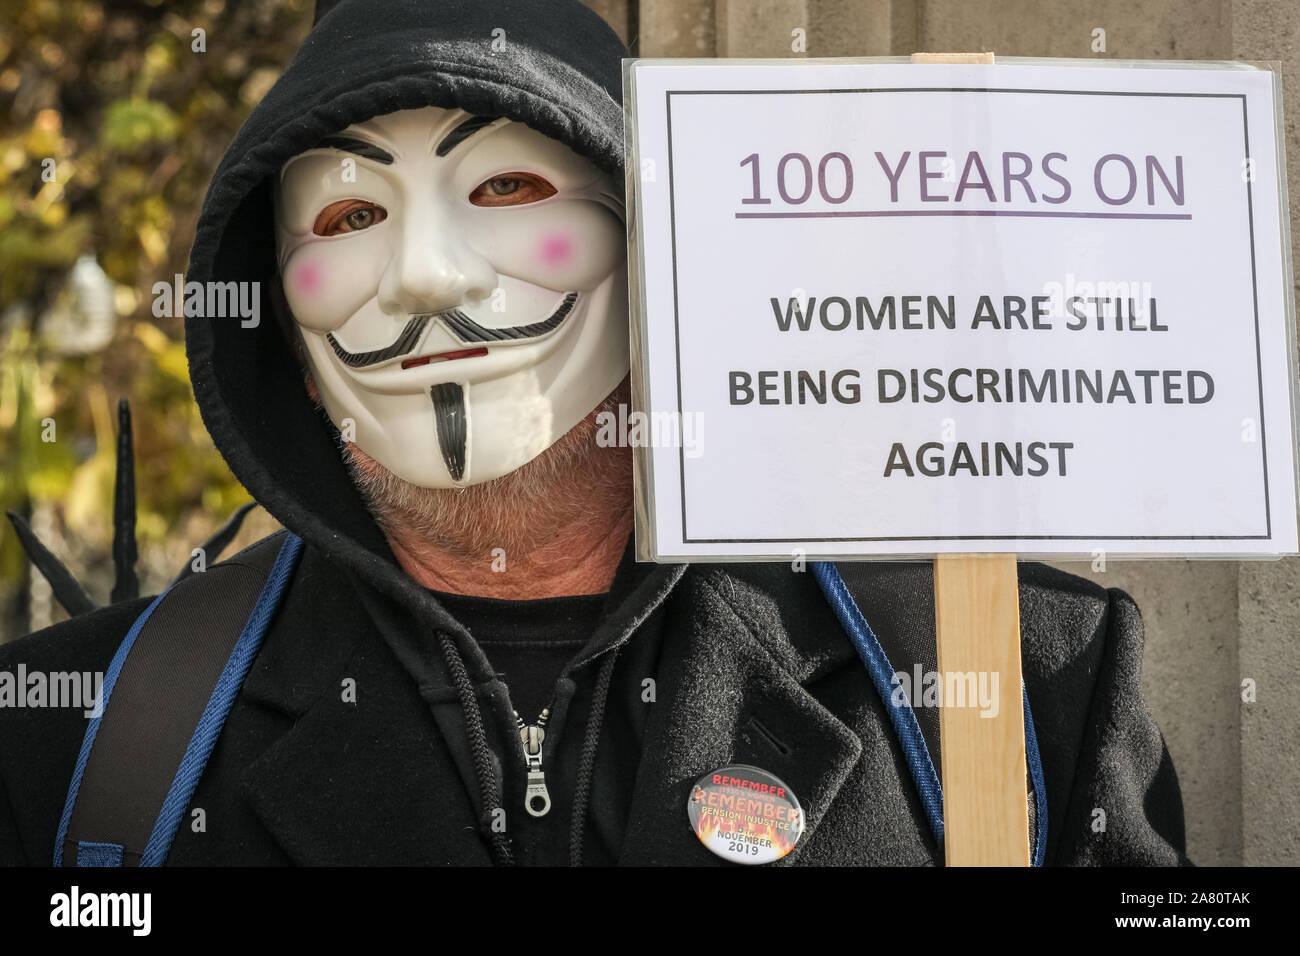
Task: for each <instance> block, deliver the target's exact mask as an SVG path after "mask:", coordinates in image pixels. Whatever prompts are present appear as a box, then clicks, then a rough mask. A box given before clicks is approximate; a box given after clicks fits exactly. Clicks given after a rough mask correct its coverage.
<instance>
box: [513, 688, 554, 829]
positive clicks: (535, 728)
mask: <svg viewBox="0 0 1300 956" xmlns="http://www.w3.org/2000/svg"><path fill="white" fill-rule="evenodd" d="M512 712H513V713H514V715H515V726H516V727H517V728H519V739H520V740H521V741H523V744H524V765H525V767H526V768H527V770H528V786H527V787H526V788H525V789H524V809H525V810H527V811H528V815H529V816H533V817H544V816H546V814H547V813H549V812H550V809H551V795H550V793H548V792H547V790H546V774H545V773H544V772H543V771H542V741H544V740H545V739H546V721H547V720H548V719H549V718H550V716H551V708H549V707H547V708H545V709H544V710H543V711H542V712H541V714H539V715H538V717H537V723H535V724H525V723H524V719H523V718H522V717H520V716H519V711H517V710H515V711H512Z"/></svg>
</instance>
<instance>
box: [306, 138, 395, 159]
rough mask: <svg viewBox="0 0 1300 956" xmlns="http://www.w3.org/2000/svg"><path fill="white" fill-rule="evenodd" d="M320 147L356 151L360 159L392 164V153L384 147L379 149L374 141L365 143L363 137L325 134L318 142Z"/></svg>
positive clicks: (349, 151)
mask: <svg viewBox="0 0 1300 956" xmlns="http://www.w3.org/2000/svg"><path fill="white" fill-rule="evenodd" d="M317 147H318V148H322V149H341V150H343V151H344V152H345V153H356V154H357V155H358V156H360V157H361V158H362V159H372V160H374V161H375V162H377V163H383V164H384V165H385V166H391V165H393V155H392V153H390V152H388V151H387V150H385V149H381V148H380V147H378V146H376V145H375V144H374V143H367V142H366V141H365V140H363V139H353V138H352V137H351V136H326V137H325V138H324V139H322V140H321V141H320V142H319V143H318V144H317Z"/></svg>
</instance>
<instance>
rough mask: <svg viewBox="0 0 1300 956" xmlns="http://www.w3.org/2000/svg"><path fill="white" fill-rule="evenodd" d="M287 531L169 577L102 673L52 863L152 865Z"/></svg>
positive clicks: (219, 717)
mask: <svg viewBox="0 0 1300 956" xmlns="http://www.w3.org/2000/svg"><path fill="white" fill-rule="evenodd" d="M301 549H302V540H301V539H300V538H298V537H296V536H295V535H293V534H290V533H289V532H288V531H281V532H278V533H276V534H273V535H271V536H270V537H268V538H264V539H263V540H262V541H259V542H258V543H257V544H254V545H252V546H251V547H249V548H247V549H245V550H244V551H241V552H240V553H239V554H237V555H235V556H234V557H232V558H230V559H229V560H227V561H222V562H221V563H220V564H216V565H213V566H212V567H211V568H209V569H208V570H207V571H205V572H203V573H202V574H195V575H193V576H192V577H188V578H186V579H185V580H183V581H180V582H177V583H176V584H174V585H173V586H172V587H170V588H168V589H167V590H166V591H165V592H163V593H162V594H160V595H159V596H158V597H157V598H155V599H154V601H153V603H152V604H150V605H149V607H148V608H147V609H146V610H145V612H144V613H143V614H141V615H140V617H139V618H138V619H137V620H136V621H135V623H134V624H133V625H132V627H131V630H130V631H129V632H128V633H127V635H126V639H125V640H123V641H122V644H121V646H119V647H118V649H117V653H116V654H115V655H114V656H113V660H112V662H111V663H110V664H109V669H108V673H107V674H105V675H104V686H103V692H102V698H101V701H100V707H99V715H98V716H95V717H92V718H91V720H90V723H89V725H88V726H87V727H86V735H85V737H84V739H83V740H82V743H81V752H80V754H79V755H78V757H77V763H76V768H75V770H74V772H73V776H72V782H71V784H70V786H69V787H68V796H67V800H66V802H65V803H64V807H63V816H62V817H61V819H60V821H59V832H58V837H57V839H56V840H55V846H54V865H55V866H161V865H162V863H163V861H164V860H165V859H166V857H167V852H168V850H170V848H171V844H172V840H173V838H174V837H175V835H176V831H177V829H178V828H179V826H180V822H181V818H182V816H183V815H184V813H185V808H186V807H187V806H189V803H190V800H191V799H192V797H193V795H194V789H195V787H197V786H198V782H199V778H200V777H201V776H202V774H203V768H204V766H205V765H206V764H207V760H208V756H209V755H210V754H211V753H212V748H213V747H214V746H215V745H216V741H217V737H218V735H219V734H220V733H221V727H222V725H223V724H224V723H225V720H226V717H227V716H228V715H229V713H230V708H231V706H232V705H233V704H234V701H235V697H236V696H237V695H238V693H239V688H240V687H241V686H242V684H243V681H244V677H245V675H247V673H248V668H249V667H250V665H251V664H252V662H253V658H254V657H255V656H256V655H257V651H258V648H259V647H260V646H261V643H262V638H263V636H264V635H265V633H266V629H267V626H268V625H269V624H270V621H271V617H272V616H273V615H274V613H275V610H276V608H277V606H278V605H279V603H280V598H281V597H282V596H283V594H284V591H285V588H286V586H287V585H288V582H289V579H290V578H291V577H292V575H293V569H294V567H295V565H296V563H297V560H298V555H299V553H300V552H301Z"/></svg>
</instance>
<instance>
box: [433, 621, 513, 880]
mask: <svg viewBox="0 0 1300 956" xmlns="http://www.w3.org/2000/svg"><path fill="white" fill-rule="evenodd" d="M438 642H439V643H440V644H441V645H442V656H443V658H444V659H445V660H446V662H447V670H448V671H449V672H450V673H451V679H452V680H453V681H455V682H456V694H457V696H458V697H460V708H461V710H462V711H464V713H465V729H466V730H467V731H468V732H469V744H470V751H471V753H472V754H473V757H474V775H475V776H476V777H477V778H478V786H479V794H480V796H481V797H482V800H483V815H482V817H480V819H479V829H480V830H481V831H482V833H483V836H484V838H485V839H486V840H487V843H488V849H489V851H490V852H491V854H492V862H493V863H494V864H496V865H497V866H514V863H515V854H514V851H513V850H512V849H511V847H510V838H509V837H508V836H507V835H506V834H505V833H499V832H496V831H494V830H493V828H492V822H493V811H494V810H495V809H496V808H498V807H500V806H501V783H500V781H499V780H497V776H496V772H495V771H494V770H493V766H492V750H491V748H490V747H488V742H487V732H486V731H485V730H484V729H483V711H482V709H481V708H480V707H479V704H478V697H477V696H476V695H475V693H474V684H473V682H472V681H471V680H470V679H469V671H467V670H466V669H465V662H464V661H462V660H461V658H460V654H459V653H458V652H457V650H456V644H455V642H454V641H453V640H452V639H451V637H450V636H448V635H447V634H444V633H442V632H441V631H439V632H438Z"/></svg>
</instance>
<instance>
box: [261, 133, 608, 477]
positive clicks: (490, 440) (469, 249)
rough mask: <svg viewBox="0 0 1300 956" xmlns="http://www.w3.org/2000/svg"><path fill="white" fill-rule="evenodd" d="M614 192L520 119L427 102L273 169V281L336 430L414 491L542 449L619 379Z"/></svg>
mask: <svg viewBox="0 0 1300 956" xmlns="http://www.w3.org/2000/svg"><path fill="white" fill-rule="evenodd" d="M621 195H622V190H621V189H620V188H618V186H617V184H616V183H615V181H614V179H613V177H611V176H610V175H608V174H606V173H602V172H601V171H600V170H598V169H597V168H596V167H595V166H594V165H593V164H592V163H591V162H589V161H588V160H586V159H584V158H582V157H581V156H579V155H578V154H577V153H575V152H573V151H572V150H570V149H569V148H568V147H567V146H565V145H563V144H562V143H559V142H557V141H556V140H553V139H550V138H549V137H547V136H545V135H543V134H541V133H539V132H536V131H535V130H532V129H530V128H529V127H527V126H525V125H523V124H522V123H517V122H512V121H508V120H504V119H499V120H495V121H492V120H487V119H481V118H477V117H471V116H470V115H469V114H468V113H465V112H463V111H461V110H446V109H440V108H437V107H427V108H424V109H416V110H403V111H401V112H397V113H390V114H388V115H385V116H378V117H375V118H373V119H370V120H367V121H366V122H364V123H359V124H356V125H354V126H350V127H348V128H347V129H346V130H344V131H343V132H342V133H340V134H338V135H337V136H333V137H329V138H328V139H326V140H325V141H324V142H323V143H322V144H321V145H320V147H318V148H315V149H310V150H308V151H307V152H305V153H301V154H300V155H298V156H295V157H294V158H293V159H291V160H289V161H288V162H287V163H286V164H285V165H284V168H283V169H282V170H281V173H280V180H279V189H278V191H277V196H276V239H277V244H278V252H279V264H280V276H281V280H282V282H283V285H284V293H285V298H286V299H287V301H288V303H289V307H290V309H291V311H292V312H293V317H294V319H295V321H296V322H297V325H298V328H299V329H300V330H301V332H302V337H303V340H304V343H305V345H306V349H307V357H308V362H309V364H310V366H311V371H312V376H313V378H314V379H315V382H316V386H317V388H318V390H319V392H320V396H321V400H322V401H323V403H324V405H325V409H326V411H327V412H328V413H329V416H330V419H331V420H332V421H333V422H334V424H335V426H336V427H338V428H339V430H340V431H341V432H342V433H343V434H344V436H345V437H350V436H354V437H353V438H352V440H354V441H355V443H356V444H357V445H358V446H359V447H360V448H361V449H362V450H363V451H365V452H366V453H367V454H368V455H370V456H371V457H372V458H374V459H375V460H377V461H378V462H380V463H381V464H382V465H384V466H385V467H386V468H388V470H389V471H391V472H393V473H394V474H396V475H397V476H398V477H400V478H403V479H405V480H407V481H409V482H412V483H414V484H417V485H422V486H424V487H430V488H447V487H459V486H464V485H471V484H478V483H480V482H484V481H489V480H491V479H493V478H498V477H500V476H501V475H504V474H507V473H509V472H511V471H514V470H515V469H517V468H519V467H520V466H521V465H523V464H525V463H527V462H528V461H530V460H531V459H533V458H535V457H536V456H537V455H539V454H541V453H542V452H543V451H545V450H546V449H547V448H548V447H550V445H551V444H552V443H553V442H555V441H556V440H557V439H559V438H560V437H561V436H562V435H564V433H565V432H567V431H568V430H569V429H571V428H572V427H573V426H574V425H576V424H577V423H578V422H580V421H581V420H582V419H583V418H584V417H585V416H586V415H587V414H588V413H589V412H591V410H592V409H593V408H595V407H596V406H597V405H598V404H599V403H600V401H601V400H602V399H604V398H605V397H606V396H607V395H608V394H609V393H610V392H612V391H613V390H614V388H615V387H616V386H617V385H618V384H619V382H620V381H622V379H623V377H624V376H625V375H626V374H627V371H628V342H627V284H626V283H627V278H626V245H625V242H626V239H625V232H624V225H623V206H622V198H621ZM349 419H350V420H351V422H350V423H349V421H348V420H349ZM349 424H351V425H352V426H353V428H354V431H353V432H351V433H350V432H349V429H348V426H349Z"/></svg>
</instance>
